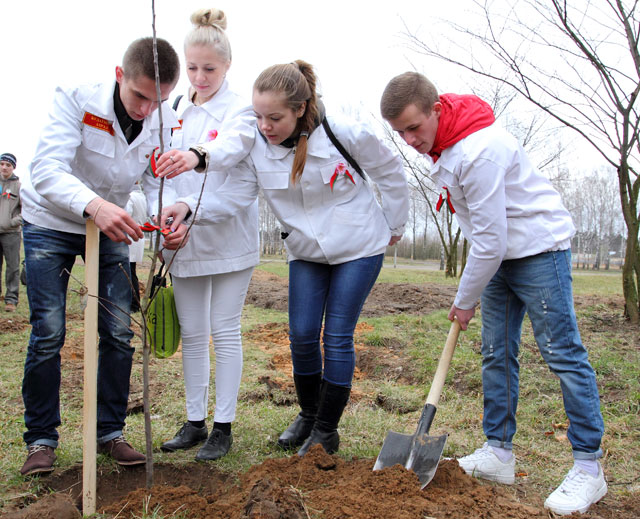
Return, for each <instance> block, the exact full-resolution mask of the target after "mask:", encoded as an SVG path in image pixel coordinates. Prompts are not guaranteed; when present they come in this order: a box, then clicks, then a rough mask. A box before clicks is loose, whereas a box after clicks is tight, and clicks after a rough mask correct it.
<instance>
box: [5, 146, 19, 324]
mask: <svg viewBox="0 0 640 519" xmlns="http://www.w3.org/2000/svg"><path fill="white" fill-rule="evenodd" d="M16 164H17V161H16V157H15V155H13V154H12V153H3V154H2V155H0V187H1V188H2V196H1V197H0V273H1V272H2V260H3V259H4V261H5V264H6V270H5V289H6V292H5V295H4V311H5V312H15V311H16V306H18V297H19V291H20V231H21V230H22V216H21V215H20V212H21V210H22V205H21V202H20V180H19V179H18V177H17V176H16V174H15V173H14V170H15V168H16ZM1 286H2V284H1V283H0V287H1ZM0 290H1V288H0Z"/></svg>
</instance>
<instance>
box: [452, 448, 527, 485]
mask: <svg viewBox="0 0 640 519" xmlns="http://www.w3.org/2000/svg"><path fill="white" fill-rule="evenodd" d="M458 463H459V464H460V466H461V467H462V469H463V470H464V471H465V472H466V473H467V474H469V475H470V476H474V477H476V478H482V479H488V480H490V481H497V482H498V483H504V484H505V485H513V483H514V482H515V480H516V478H515V468H516V457H515V456H511V459H510V460H509V461H507V462H504V463H503V462H502V461H500V458H498V456H496V455H495V453H494V452H493V449H492V448H491V447H490V446H489V444H488V443H485V444H484V445H483V446H482V447H481V448H480V449H476V451H475V452H474V453H473V454H469V455H468V456H464V457H462V458H459V459H458Z"/></svg>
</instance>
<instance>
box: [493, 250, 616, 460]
mask: <svg viewBox="0 0 640 519" xmlns="http://www.w3.org/2000/svg"><path fill="white" fill-rule="evenodd" d="M525 312H527V314H528V315H529V319H530V320H531V324H532V327H533V333H534V336H535V340H536V343H537V344H538V349H539V350H540V353H541V354H542V357H543V358H544V360H545V361H546V363H547V365H548V366H549V369H550V370H551V371H552V372H553V373H554V374H555V375H556V376H557V377H558V378H559V379H560V387H561V389H562V397H563V401H564V408H565V412H566V414H567V416H568V418H569V422H570V424H569V430H568V434H567V436H568V438H569V441H570V442H571V446H572V448H573V455H574V458H576V459H590V460H594V459H597V458H599V457H600V456H602V450H601V449H600V441H601V439H602V435H603V432H604V423H603V420H602V414H601V413H600V397H599V396H598V388H597V386H596V378H595V373H594V371H593V368H592V367H591V365H590V364H589V360H588V357H587V350H586V349H585V347H584V346H583V345H582V341H581V340H580V333H579V331H578V325H577V323H576V316H575V311H574V308H573V293H572V289H571V251H570V250H564V251H553V252H545V253H542V254H537V255H535V256H529V257H526V258H521V259H515V260H505V261H503V262H502V264H501V265H500V268H499V269H498V271H497V272H496V274H495V275H494V276H493V278H492V279H491V281H490V282H489V284H488V285H487V286H486V288H485V289H484V292H483V293H482V357H483V360H482V385H483V390H484V417H483V427H484V433H485V435H486V437H487V440H488V443H489V445H492V446H494V447H504V448H509V449H510V448H511V447H512V439H513V436H514V434H515V432H516V409H517V406H518V391H519V369H520V364H519V362H518V352H519V349H520V334H521V331H522V321H523V319H524V314H525Z"/></svg>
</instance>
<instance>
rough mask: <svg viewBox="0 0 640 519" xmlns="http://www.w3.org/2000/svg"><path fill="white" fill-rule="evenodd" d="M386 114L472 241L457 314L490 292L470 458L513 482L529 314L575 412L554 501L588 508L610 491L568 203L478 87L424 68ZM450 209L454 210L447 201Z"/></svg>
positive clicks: (396, 88) (473, 470)
mask: <svg viewBox="0 0 640 519" xmlns="http://www.w3.org/2000/svg"><path fill="white" fill-rule="evenodd" d="M380 105H381V112H382V116H383V117H384V118H385V119H386V120H387V121H388V122H389V124H390V125H391V127H392V128H393V129H394V130H395V131H397V132H398V134H399V135H400V136H401V137H402V138H403V139H404V140H405V142H406V143H407V144H409V145H410V146H412V147H413V148H415V149H416V150H417V151H418V152H420V153H422V154H426V155H428V156H430V157H431V159H432V161H433V166H432V168H431V171H430V176H431V178H432V179H433V180H434V182H435V183H436V185H438V186H439V187H442V189H443V192H442V194H441V195H440V200H439V201H438V206H437V207H440V206H442V205H444V203H443V202H444V201H445V200H446V205H447V207H448V210H450V211H451V212H452V213H455V214H456V217H457V221H458V224H459V225H460V228H461V230H462V232H463V234H464V235H465V237H466V238H467V240H469V242H470V243H471V249H470V251H469V258H468V260H467V265H466V267H465V270H464V273H463V275H462V278H461V279H460V285H459V288H458V292H457V294H456V298H455V300H454V302H453V305H452V306H451V310H450V312H449V319H450V320H453V319H454V318H457V319H458V321H459V322H460V325H461V328H462V329H463V330H465V329H466V328H467V325H468V323H469V321H470V320H471V318H472V317H473V315H474V313H475V306H476V304H477V302H478V300H479V299H480V300H481V301H482V356H483V362H482V383H483V391H484V416H483V428H484V433H485V435H486V437H487V442H486V443H485V444H484V446H483V447H482V448H480V449H477V450H476V451H475V452H474V453H473V454H470V455H469V456H465V457H463V458H460V459H459V460H458V461H459V463H460V465H461V466H462V468H463V469H464V470H465V471H466V472H467V473H468V474H471V475H474V476H477V477H481V478H485V479H490V480H493V481H498V482H501V483H506V484H511V483H513V482H514V472H515V471H514V468H515V457H514V455H513V453H512V446H513V443H512V439H513V436H514V434H515V432H516V408H517V404H518V383H519V363H518V351H519V346H520V334H521V330H522V321H523V318H524V314H525V312H526V313H527V314H528V315H529V318H530V320H531V324H532V326H533V332H534V335H535V339H536V342H537V344H538V347H539V349H540V353H541V354H542V356H543V358H544V360H545V361H546V362H547V365H548V366H549V368H550V370H551V371H552V372H553V373H554V374H556V375H557V376H558V378H559V379H560V383H561V388H562V396H563V399H564V407H565V411H566V413H567V416H568V417H569V422H570V425H569V430H568V434H567V436H568V438H569V441H570V442H571V446H572V448H573V456H574V466H573V468H572V469H571V470H570V471H569V473H568V474H567V476H566V477H565V479H564V481H563V482H562V484H561V485H560V486H559V487H558V488H557V489H556V490H555V491H554V492H553V493H552V494H551V495H550V496H549V497H548V498H547V500H546V501H545V507H547V508H549V509H551V510H552V511H554V512H556V513H558V514H571V513H573V512H575V511H578V512H580V513H583V512H584V511H586V510H587V509H588V508H589V506H590V505H591V504H593V503H595V502H597V501H598V500H600V499H601V498H602V497H603V496H604V495H605V494H606V493H607V484H606V482H605V479H604V474H603V471H602V467H601V466H600V463H599V462H598V459H599V458H600V457H601V456H602V449H601V448H600V442H601V439H602V435H603V432H604V423H603V420H602V415H601V413H600V398H599V395H598V388H597V386H596V379H595V374H594V371H593V368H592V367H591V365H590V364H589V360H588V358H587V351H586V349H585V347H584V346H583V345H582V342H581V340H580V333H579V331H578V326H577V323H576V316H575V312H574V308H573V295H572V289H571V250H570V246H571V237H572V236H573V234H574V232H575V228H574V226H573V222H572V220H571V216H570V215H569V212H568V211H567V209H566V208H565V207H564V205H563V204H562V200H561V199H560V195H559V193H558V192H557V191H556V190H555V189H554V188H553V186H552V185H551V183H550V182H549V180H548V179H547V178H546V177H545V176H543V175H542V174H541V173H540V172H539V171H538V170H537V169H536V168H535V167H534V166H533V165H532V164H531V162H530V161H529V159H528V157H527V155H526V153H525V151H524V150H523V148H522V147H521V146H520V145H519V144H518V142H517V141H516V139H515V138H514V137H513V136H512V135H510V134H509V133H507V132H505V131H504V130H503V129H501V128H500V127H498V125H496V124H494V121H495V117H494V115H493V110H492V109H491V107H490V106H489V105H488V104H487V103H485V102H484V101H482V100H481V99H480V98H478V97H476V96H473V95H456V94H443V95H438V92H437V90H436V88H435V86H434V85H433V84H432V83H431V82H430V81H429V80H428V79H427V78H426V77H424V76H423V75H421V74H418V73H415V72H407V73H405V74H402V75H400V76H397V77H395V78H394V79H392V80H391V81H390V82H389V84H388V85H387V87H386V89H385V91H384V93H383V95H382V100H381V103H380ZM445 210H446V209H445Z"/></svg>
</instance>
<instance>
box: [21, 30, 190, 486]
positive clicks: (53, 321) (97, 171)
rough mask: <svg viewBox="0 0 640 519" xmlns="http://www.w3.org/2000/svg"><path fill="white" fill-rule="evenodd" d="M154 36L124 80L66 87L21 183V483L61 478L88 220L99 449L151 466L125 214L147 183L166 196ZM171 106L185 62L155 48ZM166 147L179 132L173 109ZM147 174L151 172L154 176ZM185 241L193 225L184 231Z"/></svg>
mask: <svg viewBox="0 0 640 519" xmlns="http://www.w3.org/2000/svg"><path fill="white" fill-rule="evenodd" d="M153 56H154V46H153V40H152V38H142V39H139V40H136V41H134V42H133V43H132V44H131V45H129V47H128V49H127V51H126V52H125V54H124V58H123V63H122V66H117V67H115V79H114V80H110V81H108V82H105V83H101V84H94V85H83V86H79V87H76V88H71V89H62V88H58V89H57V90H56V93H55V97H54V103H53V109H52V111H51V113H50V117H49V122H48V123H47V125H46V126H45V128H44V130H43V132H42V134H41V136H40V140H39V142H38V146H37V148H36V153H35V156H34V159H33V161H32V163H31V165H30V168H29V170H30V171H29V173H30V174H29V175H28V176H27V177H26V178H25V179H23V184H22V190H21V195H22V217H23V219H24V226H23V239H24V249H25V258H26V262H25V263H26V274H27V296H28V298H29V305H30V309H31V314H30V321H31V326H32V328H31V337H30V339H29V345H28V349H27V356H26V360H25V366H24V378H23V382H22V398H23V401H24V406H25V412H24V419H25V426H26V429H27V430H26V432H25V433H24V441H25V443H26V444H27V448H28V453H27V459H26V461H25V463H24V465H23V466H22V468H21V470H20V472H21V474H23V475H31V474H38V473H47V472H51V471H52V470H53V463H54V461H55V459H56V455H55V449H56V448H57V447H58V437H59V435H58V431H57V427H58V426H59V425H60V350H61V348H62V346H63V345H64V340H65V330H66V328H65V306H66V294H67V285H68V281H69V272H70V271H71V268H72V266H73V264H74V262H75V260H76V257H77V256H78V255H81V256H84V253H85V241H86V240H85V232H86V221H87V219H89V218H90V219H93V221H94V222H95V225H96V226H97V227H98V228H99V229H100V231H101V234H100V266H99V279H100V281H99V297H100V301H101V304H100V307H99V311H98V333H99V336H100V341H99V346H98V349H99V357H98V387H97V393H98V395H97V398H98V402H97V404H98V408H97V435H98V449H99V451H100V452H104V453H105V454H107V455H110V456H112V457H113V458H114V459H115V461H116V462H117V463H118V464H120V465H138V464H142V463H144V462H145V456H144V455H142V454H141V453H139V452H137V451H136V450H135V449H133V448H132V447H131V445H130V444H129V443H128V442H127V441H126V440H125V438H124V435H123V429H124V425H125V417H126V409H127V399H128V396H129V377H130V373H131V364H132V357H133V348H132V347H131V344H130V341H131V337H132V336H133V333H132V332H131V330H130V329H129V322H130V319H129V310H130V305H131V287H130V284H129V278H130V273H129V251H128V247H127V245H128V244H130V243H131V241H137V240H139V239H141V238H142V236H143V235H142V231H141V230H140V228H139V226H138V224H137V223H136V222H135V221H134V220H133V219H132V218H131V216H130V215H129V214H128V213H127V212H126V211H125V209H124V207H125V205H126V203H127V200H128V199H129V193H130V192H131V190H132V189H133V186H134V185H135V183H136V181H138V180H139V179H140V178H141V177H142V178H143V182H144V186H145V191H146V192H147V193H150V192H152V191H153V190H155V189H157V183H158V182H157V181H156V179H154V177H153V175H151V174H150V173H149V159H150V157H151V154H152V153H153V150H154V149H155V148H156V147H158V146H159V145H160V125H159V118H158V115H157V112H156V110H157V109H158V107H159V101H158V99H157V97H158V96H157V94H156V82H155V70H154V58H153ZM157 56H158V67H159V76H160V94H161V97H162V100H163V101H164V100H166V99H167V98H168V97H169V94H170V92H171V91H172V90H173V88H174V87H175V84H176V82H177V81H178V77H179V74H180V62H179V59H178V55H177V54H176V52H175V51H174V49H173V48H172V47H171V45H170V44H169V43H168V42H166V41H165V40H162V39H158V40H157ZM161 109H162V110H163V120H164V125H165V126H164V131H163V133H164V141H165V142H169V138H170V132H171V128H172V127H174V126H176V125H177V124H178V121H177V119H176V118H175V116H174V114H173V112H172V110H171V107H169V106H166V104H164V105H163V106H162V108H161ZM145 172H147V174H145ZM176 231H177V232H176V234H177V235H180V234H181V233H182V235H183V236H184V234H185V233H186V227H184V226H183V227H182V228H181V229H176Z"/></svg>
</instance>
